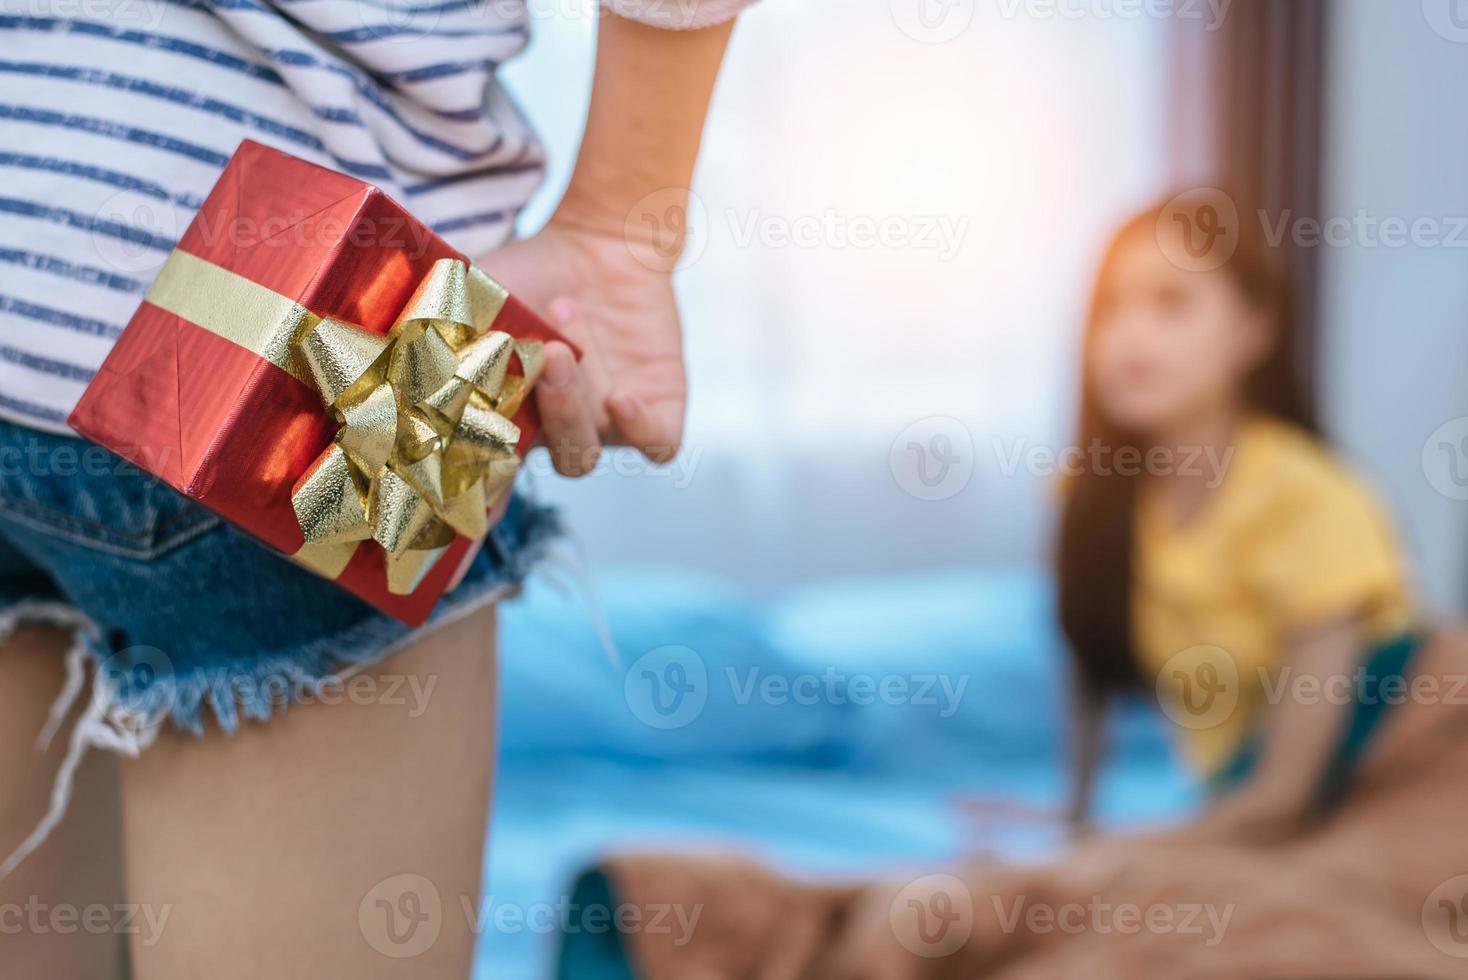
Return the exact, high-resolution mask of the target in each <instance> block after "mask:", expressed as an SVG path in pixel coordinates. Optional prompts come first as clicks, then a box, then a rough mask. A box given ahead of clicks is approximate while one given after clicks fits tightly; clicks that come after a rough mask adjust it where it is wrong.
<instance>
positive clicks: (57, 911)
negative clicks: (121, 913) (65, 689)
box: [0, 627, 126, 980]
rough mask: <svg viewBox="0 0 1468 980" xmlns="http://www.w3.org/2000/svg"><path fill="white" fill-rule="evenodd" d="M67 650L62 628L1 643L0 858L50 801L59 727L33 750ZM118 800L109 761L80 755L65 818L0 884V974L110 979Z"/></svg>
mask: <svg viewBox="0 0 1468 980" xmlns="http://www.w3.org/2000/svg"><path fill="white" fill-rule="evenodd" d="M71 643H72V636H71V633H69V632H68V631H65V630H61V629H54V628H50V627H44V628H43V627H36V628H31V627H22V628H20V629H18V630H16V632H15V633H13V634H12V635H11V636H10V637H9V638H7V639H6V640H5V641H4V643H3V644H0V854H9V853H10V852H11V850H12V849H14V848H15V847H16V846H17V845H18V844H20V842H21V841H23V840H24V839H25V838H26V837H27V836H28V835H29V834H30V833H31V831H32V830H34V829H35V827H36V825H37V824H38V823H39V822H40V820H41V817H42V816H43V815H44V814H45V813H46V810H47V808H48V806H49V804H50V797H51V788H52V784H53V782H54V780H55V776H56V770H57V767H58V766H59V765H60V763H61V759H62V757H63V756H64V755H65V754H66V735H67V729H65V728H63V730H62V731H61V732H60V733H59V734H58V735H57V737H56V739H55V740H54V741H53V743H52V746H51V748H50V750H49V751H48V752H46V753H44V754H42V753H40V752H38V751H36V748H35V743H36V736H37V734H39V733H40V731H41V728H42V726H43V725H45V723H46V715H47V713H48V711H49V710H50V707H51V703H52V702H53V701H54V700H55V698H56V696H57V694H58V693H60V691H61V686H62V683H63V681H64V680H65V664H64V657H65V654H66V651H67V648H68V647H70V646H71ZM117 798H118V791H117V760H116V759H115V758H114V757H112V756H110V755H108V754H107V753H104V752H92V753H89V754H88V755H87V757H86V758H85V759H84V761H83V762H82V765H81V767H80V769H79V770H78V771H77V775H76V780H75V783H74V786H73V792H72V798H71V805H70V806H69V807H68V809H67V816H66V819H65V820H64V821H62V823H61V825H60V826H59V827H57V828H56V830H55V831H54V832H53V833H52V834H51V836H50V837H49V838H47V840H46V842H45V843H44V844H42V845H41V847H40V848H39V849H38V850H37V851H35V852H34V853H32V854H31V855H30V856H29V857H28V858H26V860H25V861H24V862H23V863H22V864H21V865H20V866H19V867H18V868H16V869H15V871H14V872H12V873H11V874H10V875H9V876H8V877H6V878H5V879H4V880H0V977H47V978H53V977H54V978H56V980H72V978H75V980H93V978H105V977H115V976H117V974H118V971H119V968H120V966H121V956H120V954H121V951H122V940H121V937H120V929H122V928H125V927H126V922H124V921H120V920H119V919H118V917H117V915H116V907H117V904H118V902H119V901H120V900H121V895H122V877H121V859H120V853H121V851H120V841H119V835H118V821H117ZM88 915H90V916H91V918H90V919H88V918H86V916H88Z"/></svg>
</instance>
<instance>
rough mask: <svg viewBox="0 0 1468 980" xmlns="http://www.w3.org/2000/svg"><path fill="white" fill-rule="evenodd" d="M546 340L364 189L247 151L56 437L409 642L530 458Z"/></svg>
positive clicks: (517, 306)
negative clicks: (307, 573) (234, 528)
mask: <svg viewBox="0 0 1468 980" xmlns="http://www.w3.org/2000/svg"><path fill="white" fill-rule="evenodd" d="M505 334H508V335H509V337H508V338H506V337H505V336H504V335H505ZM551 339H556V340H563V338H561V337H560V336H559V335H558V334H557V333H556V332H555V331H554V330H552V329H551V328H550V327H549V326H547V325H546V324H545V323H544V322H543V321H542V320H541V319H540V318H539V317H537V316H536V315H535V314H534V313H532V312H531V311H530V310H529V309H528V308H527V307H526V306H525V305H524V304H522V303H520V302H519V301H518V300H516V299H515V298H514V297H513V296H509V295H508V294H506V293H505V292H504V290H503V289H502V288H500V287H499V286H498V284H496V283H495V282H494V281H493V280H492V279H490V278H489V277H488V276H487V275H485V274H484V273H483V272H482V271H480V270H478V269H475V268H474V267H473V266H472V265H471V264H470V263H469V262H468V260H467V259H465V257H464V256H463V255H461V254H460V253H458V252H456V251H455V250H454V249H453V248H451V247H450V246H449V245H448V244H447V243H446V242H444V241H443V239H441V238H439V237H438V236H437V235H435V234H434V233H433V232H432V231H430V230H429V229H428V228H427V227H426V226H424V225H423V224H422V223H421V222H419V221H417V220H416V219H414V218H413V217H412V216H411V215H410V214H408V213H407V212H406V211H405V210H404V209H403V208H402V207H400V206H399V205H398V204H397V203H396V202H394V201H392V200H391V199H390V198H388V197H387V196H386V195H385V194H383V193H382V192H381V191H380V190H378V189H377V188H375V187H373V186H371V185H370V184H365V183H362V182H361V181H358V180H355V179H353V178H351V177H347V176H345V175H343V174H340V173H336V172H335V171H330V170H326V169H324V168H321V167H317V166H315V165H313V164H310V163H307V162H305V161H303V160H299V159H296V158H295V157H292V156H289V155H287V154H284V153H281V152H278V151H276V150H272V149H270V148H268V147H265V146H261V145H259V144H257V143H252V142H249V141H245V142H243V143H241V144H240V147H239V149H238V150H237V151H236V152H235V155H234V156H233V157H232V158H231V159H230V161H229V164H228V165H227V166H226V167H225V169H224V172H223V173H222V174H221V175H220V178H219V181H218V183H216V184H215V186H214V189H213V190H212V191H211V192H210V194H209V197H208V199H207V200H206V201H205V202H204V206H203V208H202V209H201V210H200V212H199V214H198V215H197V216H196V217H195V219H194V222H193V224H191V225H190V226H189V229H188V232H187V233H186V234H185V235H184V237H183V239H182V241H180V242H179V245H178V248H177V249H175V251H174V252H173V254H172V255H171V256H170V257H169V259H168V262H167V263H166V264H165V266H164V268H163V270H162V271H161V272H160V273H159V275H158V278H157V280H156V281H155V282H154V284H153V286H152V287H151V288H150V289H149V292H148V294H147V296H146V297H145V298H144V300H143V303H142V304H141V305H140V306H139V307H138V310H137V312H136V313H135V314H134V315H133V318H132V320H131V321H130V322H129V324H128V326H127V329H126V330H124V331H123V333H122V335H121V336H120V337H119V338H118V340H117V342H116V344H115V345H114V346H113V348H112V351H111V352H110V353H109V354H108V356H107V359H106V361H105V362H104V363H103V364H102V367H101V369H100V370H99V371H98V372H97V375H96V377H95V378H94V379H93V381H92V383H91V384H90V385H89V386H88V387H87V390H86V392H85V393H84V394H83V395H82V399H81V401H80V403H79V404H78V405H77V407H76V409H75V411H73V412H72V414H71V417H70V418H69V419H68V422H69V424H70V425H71V426H72V428H74V429H75V430H76V431H77V432H80V433H81V434H82V435H85V436H87V437H88V438H90V439H92V440H94V441H96V442H98V443H100V444H101V445H103V446H106V447H107V448H108V449H110V450H112V451H113V452H115V453H117V454H118V455H120V456H123V457H124V458H126V459H128V460H130V461H131V462H133V463H134V464H136V465H138V466H139V467H141V468H142V469H145V470H147V471H148V472H150V473H153V474H155V475H156V476H158V477H160V478H161V479H163V480H164V481H166V482H167V483H169V484H170V485H171V486H173V487H175V488H176V489H178V490H179V491H180V492H182V493H183V494H185V495H187V496H188V497H191V498H192V499H194V500H196V501H198V502H199V503H201V504H203V505H205V506H207V507H209V508H210V509H212V510H214V511H215V512H216V513H218V514H220V515H221V516H222V517H224V518H225V519H227V520H229V521H231V522H232V523H234V524H237V525H239V526H240V527H242V528H244V529H245V530H247V531H249V532H250V533H252V534H253V535H255V536H256V537H258V538H260V539H262V540H263V541H265V542H266V543H268V544H270V545H271V546H273V547H274V548H276V549H278V550H280V551H282V552H284V553H285V554H287V555H291V556H295V558H296V559H297V560H298V561H300V562H301V563H302V564H305V565H307V566H308V567H311V568H313V569H315V570H316V571H318V572H319V573H321V574H324V575H327V576H328V577H331V578H334V579H335V581H336V582H337V583H338V584H340V585H341V586H342V587H344V588H346V589H348V590H350V591H351V592H353V593H355V594H356V595H358V596H360V597H361V598H362V599H365V600H366V601H367V602H369V603H371V604H372V605H373V606H375V607H377V608H378V609H381V610H382V611H383V612H386V613H388V614H389V615H391V616H393V617H395V618H397V619H399V620H401V621H403V622H405V623H408V624H409V625H415V626H416V625H419V624H421V623H422V622H423V621H424V620H425V619H426V618H427V616H428V614H429V612H430V610H432V608H433V606H434V604H435V603H436V602H437V600H438V598H439V596H440V595H441V594H442V593H443V591H444V590H445V589H446V588H447V587H448V584H449V582H450V581H451V579H452V577H453V575H454V573H455V571H456V570H457V569H458V567H459V565H460V564H461V563H462V562H463V561H464V560H465V558H466V556H467V555H468V553H469V549H470V547H471V544H472V539H471V538H470V537H469V536H466V534H465V533H463V530H462V529H464V528H471V529H472V528H473V527H474V525H475V523H476V518H475V517H474V515H473V514H472V513H470V512H471V511H472V510H473V509H474V507H475V506H478V507H479V516H478V518H477V520H478V522H479V523H481V524H482V520H483V513H484V509H485V508H487V507H488V506H489V505H491V504H493V502H494V498H495V495H496V494H498V493H507V492H509V491H508V482H509V475H510V474H512V472H513V468H514V466H515V465H516V464H517V463H518V459H519V457H520V456H523V454H524V452H525V451H526V449H528V447H529V446H530V444H531V443H532V441H533V440H534V438H535V436H536V433H537V430H538V419H537V417H536V414H535V408H534V400H533V399H530V398H528V397H526V396H527V395H528V392H529V389H530V386H531V385H533V383H534V380H535V377H536V376H537V375H538V369H539V364H540V363H543V361H541V360H538V359H537V358H538V351H539V347H538V344H539V343H543V342H544V341H546V340H551ZM446 372H451V373H446ZM445 379H447V380H445ZM334 385H335V386H336V387H333V386H334ZM334 396H335V397H336V400H335V401H333V397H334ZM384 419H386V422H384ZM507 420H508V421H507ZM359 422H360V423H361V424H360V425H359V424H358V423H359ZM471 423H472V424H471ZM515 427H518V430H519V431H518V439H516V438H515ZM497 440H498V441H497ZM496 447H498V449H496ZM496 452H498V457H495V456H494V454H495V453H496ZM510 453H513V458H510V459H505V458H504V457H506V456H508V455H509V454H510ZM486 460H489V461H490V462H486ZM484 467H489V469H484ZM451 484H452V485H451ZM354 489H355V491H356V493H355V494H354V493H353V490H354ZM450 493H452V494H453V495H452V496H450ZM481 496H482V497H483V499H482V500H480V499H479V498H480V497H481ZM358 507H360V508H361V512H360V513H358ZM425 514H427V516H426V517H425V516H424V515H425ZM445 514H447V515H448V516H447V517H445V516H444V515H445ZM364 520H365V521H366V527H367V529H368V534H365V535H364V534H363V533H362V527H363V525H362V521H364ZM308 528H309V529H310V530H309V531H308ZM409 539H411V540H409ZM241 587H243V588H248V587H249V583H241Z"/></svg>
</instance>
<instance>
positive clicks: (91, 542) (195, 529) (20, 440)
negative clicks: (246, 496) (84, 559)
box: [0, 423, 219, 559]
mask: <svg viewBox="0 0 1468 980" xmlns="http://www.w3.org/2000/svg"><path fill="white" fill-rule="evenodd" d="M0 517H4V518H7V519H10V520H14V521H17V522H19V523H22V524H25V525H26V526H28V527H30V528H32V529H34V530H37V531H40V532H42V533H44V534H47V535H50V536H52V537H57V538H62V539H65V540H67V541H71V542H74V543H76V544H80V545H85V546H88V547H91V548H95V549H97V550H99V551H106V552H110V553H112V554H119V555H124V556H126V557H130V558H141V559H150V558H156V557H157V556H159V555H161V554H163V553H164V552H166V551H168V550H169V549H171V548H174V547H177V546H178V545H180V544H183V543H184V542H185V541H187V540H189V539H190V538H193V537H195V536H197V535H199V534H202V533H204V532H205V531H208V530H209V529H210V528H212V527H215V526H216V525H218V524H219V518H218V517H217V516H216V515H215V514H214V513H212V512H211V511H209V510H208V509H206V508H204V507H202V506H200V505H199V504H196V503H194V502H193V501H192V500H189V499H188V498H187V497H184V496H183V495H182V494H180V493H178V492H177V491H175V490H174V489H173V488H172V487H170V486H168V485H167V484H165V483H163V482H162V481H160V480H159V479H158V478H157V477H155V476H153V475H151V474H149V473H147V472H144V471H143V470H140V469H138V468H137V467H136V466H134V465H133V464H131V463H128V462H127V461H125V460H123V459H120V458H119V457H117V456H114V455H112V454H111V453H109V452H107V451H106V450H104V449H102V448H101V447H99V446H95V445H92V444H91V443H88V442H85V441H83V440H81V439H74V438H70V437H67V436H58V435H53V434H51V433H46V432H39V431H36V430H32V429H23V428H20V427H19V426H13V425H10V424H8V423H0Z"/></svg>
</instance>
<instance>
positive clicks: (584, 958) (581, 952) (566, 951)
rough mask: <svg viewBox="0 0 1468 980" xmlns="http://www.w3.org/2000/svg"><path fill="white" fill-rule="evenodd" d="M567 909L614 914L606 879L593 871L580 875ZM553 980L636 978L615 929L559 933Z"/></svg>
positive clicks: (615, 905)
mask: <svg viewBox="0 0 1468 980" xmlns="http://www.w3.org/2000/svg"><path fill="white" fill-rule="evenodd" d="M571 907H572V908H575V909H588V908H599V909H609V910H615V909H616V907H617V901H616V898H615V897H614V896H613V895H612V884H611V882H610V881H608V880H607V876H606V875H604V874H602V873H601V872H600V871H598V870H596V869H594V868H593V869H592V870H590V871H587V872H585V873H584V874H582V875H581V877H580V878H578V879H577V880H576V885H575V887H574V888H573V889H572V891H571ZM556 980H637V974H636V973H635V972H634V971H633V969H632V963H631V961H630V960H629V959H628V958H627V951H626V949H624V948H623V946H622V938H621V933H619V932H618V931H617V930H616V929H601V930H597V931H591V930H588V929H577V930H570V929H566V930H563V931H562V932H561V951H560V957H559V958H558V961H557V964H556Z"/></svg>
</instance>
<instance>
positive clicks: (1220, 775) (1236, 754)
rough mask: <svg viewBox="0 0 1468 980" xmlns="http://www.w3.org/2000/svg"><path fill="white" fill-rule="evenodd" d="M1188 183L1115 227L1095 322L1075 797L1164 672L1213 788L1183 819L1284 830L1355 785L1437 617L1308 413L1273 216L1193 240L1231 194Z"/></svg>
mask: <svg viewBox="0 0 1468 980" xmlns="http://www.w3.org/2000/svg"><path fill="white" fill-rule="evenodd" d="M1181 200H1182V201H1183V202H1185V204H1186V206H1179V205H1178V204H1174V205H1171V206H1168V207H1164V208H1158V209H1154V210H1150V211H1147V212H1145V213H1143V214H1141V215H1138V216H1137V217H1135V218H1133V219H1132V220H1131V221H1129V222H1127V223H1126V225H1125V226H1124V227H1123V228H1122V229H1121V231H1120V232H1119V233H1118V234H1117V235H1116V237H1115V238H1114V239H1113V241H1112V242H1111V245H1110V247H1109V248H1108V249H1107V251H1106V254H1105V256H1104V259H1103V261H1102V263H1101V269H1100V274H1099V276H1098V280H1097V283H1096V288H1095V293H1094V296H1093V299H1092V305H1091V312H1090V318H1089V323H1088V327H1087V331H1086V337H1085V343H1084V354H1083V380H1082V393H1081V421H1080V440H1079V446H1080V448H1081V450H1082V451H1083V453H1085V455H1083V457H1082V458H1084V459H1086V461H1087V464H1086V466H1084V467H1082V468H1081V469H1080V470H1078V471H1077V475H1076V476H1075V477H1074V478H1073V479H1071V480H1069V482H1068V485H1067V488H1066V494H1065V503H1064V512H1063V516H1062V521H1061V530H1060V544H1059V556H1058V579H1059V588H1060V618H1061V623H1062V626H1063V628H1064V631H1065V634H1066V637H1067V638H1068V640H1069V642H1070V648H1071V651H1072V652H1073V654H1074V657H1075V665H1076V678H1077V684H1076V690H1077V691H1078V694H1079V697H1078V702H1077V703H1078V712H1077V726H1076V729H1077V734H1078V739H1077V745H1076V749H1077V752H1076V763H1077V771H1076V783H1075V785H1076V793H1075V800H1074V807H1073V813H1072V816H1073V818H1074V819H1075V821H1076V822H1077V824H1078V825H1081V824H1083V822H1084V819H1085V816H1086V814H1087V811H1088V807H1089V799H1090V795H1091V794H1090V788H1091V783H1092V775H1093V773H1094V771H1095V768H1096V765H1097V762H1098V760H1099V757H1100V751H1099V750H1100V738H1099V736H1100V731H1101V722H1102V718H1103V714H1104V709H1105V706H1106V705H1107V704H1109V703H1110V702H1111V701H1112V700H1113V699H1114V696H1115V695H1117V694H1119V693H1122V692H1125V691H1127V690H1130V689H1142V690H1146V691H1148V692H1150V691H1151V690H1152V689H1153V688H1154V686H1155V689H1156V692H1157V696H1158V697H1159V699H1160V700H1161V705H1162V708H1163V710H1164V711H1165V713H1166V714H1167V715H1168V717H1169V718H1170V719H1172V721H1173V722H1174V723H1175V724H1176V726H1177V728H1178V733H1179V735H1180V737H1181V740H1182V747H1183V749H1184V750H1185V753H1186V755H1187V757H1188V759H1189V760H1190V761H1191V762H1192V763H1193V765H1194V766H1195V767H1196V769H1197V770H1198V772H1199V773H1200V775H1202V776H1203V777H1204V778H1206V779H1207V780H1208V783H1209V786H1210V788H1211V789H1212V791H1213V793H1214V800H1213V805H1212V806H1210V807H1209V808H1208V811H1207V813H1206V814H1205V816H1204V817H1203V818H1202V819H1201V820H1200V821H1199V822H1198V824H1197V825H1196V826H1195V827H1193V828H1191V829H1190V831H1189V835H1190V836H1191V837H1193V838H1196V837H1198V836H1201V835H1206V836H1212V837H1220V838H1229V839H1242V840H1258V839H1272V838H1277V837H1279V836H1282V835H1285V834H1287V833H1289V832H1290V831H1291V830H1293V829H1295V828H1296V827H1297V825H1298V824H1299V822H1300V821H1302V820H1304V819H1306V818H1308V817H1310V816H1311V815H1312V814H1313V813H1315V812H1316V811H1318V810H1319V808H1321V807H1326V806H1329V805H1331V804H1332V803H1333V802H1335V801H1337V800H1339V798H1340V796H1341V794H1342V793H1343V791H1344V790H1345V788H1346V787H1347V785H1348V784H1349V782H1350V781H1351V778H1352V775H1353V774H1354V773H1355V771H1356V769H1357V767H1358V766H1359V765H1360V763H1361V760H1362V759H1363V757H1364V755H1365V753H1366V752H1367V750H1368V749H1369V747H1370V745H1371V743H1372V741H1373V740H1374V739H1375V737H1376V736H1377V734H1379V731H1380V727H1381V726H1380V723H1381V721H1382V719H1383V717H1384V716H1385V714H1386V713H1387V710H1388V709H1389V707H1390V705H1391V702H1392V701H1394V700H1398V699H1399V696H1400V694H1401V692H1400V691H1396V690H1394V689H1395V688H1397V687H1400V686H1401V685H1402V684H1403V683H1404V672H1405V671H1407V670H1408V669H1409V668H1410V665H1411V661H1412V659H1413V656H1414V653H1415V652H1416V651H1417V649H1418V647H1419V646H1420V645H1421V642H1422V628H1421V625H1420V621H1419V619H1418V614H1417V611H1416V608H1415V605H1414V603H1413V599H1412V595H1411V590H1410V586H1409V584H1408V581H1407V574H1406V571H1405V568H1404V563H1403V560H1402V556H1401V553H1400V549H1399V547H1398V544H1397V540H1396V537H1395V535H1394V533H1393V531H1392V529H1391V526H1390V522H1389V521H1388V520H1387V518H1386V517H1385V515H1384V514H1383V512H1382V510H1381V508H1380V507H1379V506H1378V504H1377V502H1376V500H1375V499H1374V498H1373V497H1372V496H1371V494H1370V493H1369V492H1368V491H1367V490H1366V489H1365V488H1364V487H1363V486H1362V484H1361V483H1360V481H1359V480H1358V479H1357V478H1356V476H1355V475H1354V474H1353V473H1352V472H1351V471H1350V470H1349V469H1348V468H1347V467H1346V466H1345V465H1343V464H1342V462H1341V461H1340V460H1339V459H1338V458H1336V456H1335V455H1334V454H1333V453H1332V452H1331V451H1330V450H1329V449H1328V448H1327V447H1326V446H1325V445H1324V444H1323V443H1322V442H1321V441H1320V439H1318V438H1317V437H1316V435H1315V433H1314V423H1313V418H1312V412H1311V410H1310V406H1309V404H1308V401H1307V399H1306V397H1305V396H1304V394H1303V392H1302V391H1301V389H1300V386H1299V384H1298V382H1297V373H1296V371H1297V366H1298V364H1299V360H1298V357H1297V354H1296V345H1295V343H1294V342H1293V341H1294V337H1293V334H1292V332H1291V329H1290V327H1291V324H1290V303H1289V300H1288V294H1287V290H1286V287H1285V283H1284V280H1283V279H1282V277H1281V275H1280V274H1279V271H1278V270H1277V268H1276V266H1275V264H1274V261H1273V256H1272V255H1271V254H1270V251H1269V250H1268V249H1267V247H1266V245H1265V242H1264V240H1263V235H1262V231H1261V230H1260V228H1259V226H1258V224H1257V223H1255V222H1250V221H1236V222H1234V223H1235V224H1236V225H1238V226H1239V227H1237V228H1227V229H1219V230H1218V234H1216V235H1215V236H1214V237H1213V238H1212V240H1211V250H1205V251H1204V252H1203V253H1198V252H1197V251H1195V250H1196V248H1197V245H1198V243H1197V242H1196V241H1194V240H1193V237H1192V236H1193V233H1194V228H1193V227H1192V226H1191V222H1192V221H1193V220H1194V219H1196V218H1199V217H1201V216H1203V215H1205V214H1206V215H1209V216H1210V217H1211V216H1212V215H1215V214H1217V213H1218V212H1217V208H1212V210H1211V211H1210V210H1200V209H1209V208H1210V207H1211V202H1208V201H1206V200H1203V199H1202V198H1201V197H1200V198H1198V199H1196V200H1190V199H1189V198H1187V197H1185V198H1183V199H1181ZM1188 207H1191V208H1193V209H1194V213H1192V214H1190V213H1189V212H1188V210H1187V208H1188ZM1214 266H1216V268H1213V267H1214ZM1087 447H1091V448H1090V449H1089V450H1088V448H1087ZM1306 678H1311V679H1312V680H1308V681H1307V680H1305V679H1306ZM1316 681H1319V682H1320V683H1321V684H1322V687H1320V688H1319V689H1318V691H1317V689H1316V688H1315V687H1314V684H1315V683H1316ZM1312 692H1315V693H1312ZM1393 694H1396V695H1398V697H1393Z"/></svg>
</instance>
